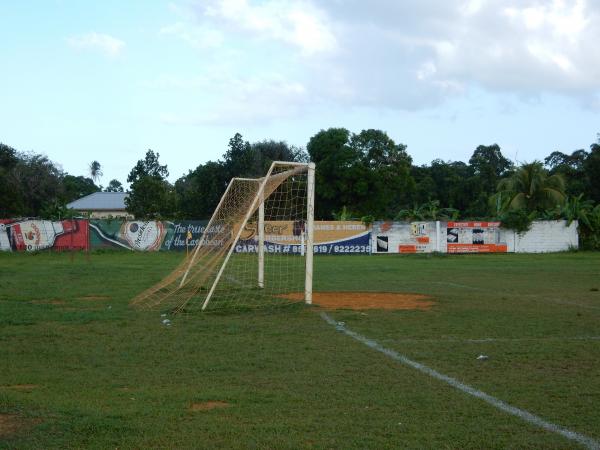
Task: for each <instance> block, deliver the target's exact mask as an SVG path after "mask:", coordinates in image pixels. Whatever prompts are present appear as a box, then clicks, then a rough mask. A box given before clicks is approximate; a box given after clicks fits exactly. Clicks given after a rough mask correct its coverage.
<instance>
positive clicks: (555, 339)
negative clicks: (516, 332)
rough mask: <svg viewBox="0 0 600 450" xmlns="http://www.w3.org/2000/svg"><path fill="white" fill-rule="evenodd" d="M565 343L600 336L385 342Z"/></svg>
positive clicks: (386, 340)
mask: <svg viewBox="0 0 600 450" xmlns="http://www.w3.org/2000/svg"><path fill="white" fill-rule="evenodd" d="M544 341H546V342H547V341H553V342H565V341H600V336H564V337H558V336H557V337H544V338H479V339H475V338H471V339H466V338H464V339H463V338H457V337H447V338H445V339H426V338H422V339H419V338H405V339H384V340H383V342H411V343H419V342H423V343H425V342H433V343H439V342H441V343H465V342H466V343H469V344H485V343H487V342H544Z"/></svg>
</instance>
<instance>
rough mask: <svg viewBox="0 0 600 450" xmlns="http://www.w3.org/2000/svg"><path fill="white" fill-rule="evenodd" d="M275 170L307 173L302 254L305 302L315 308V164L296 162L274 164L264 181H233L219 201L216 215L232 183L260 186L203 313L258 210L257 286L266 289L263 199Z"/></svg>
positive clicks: (201, 242) (212, 287) (196, 249)
mask: <svg viewBox="0 0 600 450" xmlns="http://www.w3.org/2000/svg"><path fill="white" fill-rule="evenodd" d="M276 167H289V171H290V172H295V173H303V172H306V173H307V187H306V196H307V198H306V224H305V230H304V233H305V235H304V246H305V248H302V250H303V252H302V253H303V254H304V257H305V281H304V302H305V303H306V304H308V305H310V304H312V293H313V248H314V209H315V163H312V162H311V163H296V162H289V161H274V162H273V163H271V166H270V167H269V171H268V172H267V174H266V175H265V176H264V177H262V178H233V179H232V180H231V182H230V183H229V184H228V186H227V189H226V190H225V193H224V194H223V196H222V197H221V200H220V201H219V204H218V205H217V208H216V209H215V212H216V211H218V210H219V208H220V207H221V205H222V203H223V201H224V199H225V197H226V196H227V193H228V192H229V189H230V187H231V186H232V185H233V182H234V181H235V180H240V181H255V182H257V183H260V186H259V189H258V192H257V193H256V195H255V196H254V199H253V201H252V204H251V206H250V208H249V209H248V211H247V212H246V214H245V217H244V220H243V221H242V224H241V226H240V227H239V229H238V231H237V233H236V236H235V239H234V240H233V241H232V243H231V247H230V248H229V250H228V252H227V255H226V257H225V259H224V260H223V263H222V264H221V267H220V268H219V272H218V273H217V276H216V278H215V279H214V281H213V283H212V285H211V288H210V290H209V292H208V295H207V296H206V299H205V300H204V303H203V304H202V310H203V311H204V310H205V309H206V307H207V306H208V303H209V302H210V300H211V298H212V296H213V294H214V292H215V289H216V288H217V285H218V284H219V280H220V279H221V276H222V275H223V272H224V271H225V268H226V267H227V263H228V262H229V259H230V258H231V255H232V254H233V252H234V250H235V246H236V245H237V243H238V241H239V239H240V236H241V234H242V231H243V230H244V228H245V227H246V224H247V223H248V220H249V219H250V217H251V216H252V215H253V214H254V212H255V211H256V210H257V209H258V223H257V228H258V233H257V237H258V255H257V256H258V273H257V285H258V287H259V288H264V285H265V276H264V275H265V268H264V262H265V232H264V228H265V223H264V220H265V217H264V216H265V210H264V201H265V198H264V190H265V186H266V184H267V182H268V180H269V177H270V176H271V175H272V173H273V170H274V169H275V168H276ZM281 173H285V172H281ZM281 173H279V174H277V175H280V174H281ZM214 218H215V215H214V214H213V217H211V219H210V221H209V222H208V225H207V226H206V229H205V233H207V232H208V230H210V227H211V225H212V222H213V220H214ZM204 243H205V239H204V236H202V238H201V239H200V242H199V243H198V245H197V246H196V248H195V250H194V253H193V254H192V257H191V259H190V261H189V263H188V266H187V268H186V270H185V273H184V274H183V277H182V279H181V282H180V283H179V287H180V288H181V287H183V286H184V284H185V282H186V280H187V276H188V274H189V272H190V269H191V268H192V266H193V265H194V262H195V260H196V255H197V254H198V251H199V249H200V247H202V245H203V244H204ZM301 247H302V244H301Z"/></svg>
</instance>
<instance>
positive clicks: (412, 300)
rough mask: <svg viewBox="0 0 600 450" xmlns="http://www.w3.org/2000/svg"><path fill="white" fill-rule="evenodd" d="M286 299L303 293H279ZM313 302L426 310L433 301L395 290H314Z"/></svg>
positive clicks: (340, 306)
mask: <svg viewBox="0 0 600 450" xmlns="http://www.w3.org/2000/svg"><path fill="white" fill-rule="evenodd" d="M280 297H281V298H285V299H288V300H303V299H304V293H301V292H292V293H290V294H283V295H280ZM313 304H314V305H316V306H320V307H321V308H325V309H356V310H362V309H408V310H411V309H417V310H422V311H423V310H428V309H430V308H431V307H432V306H433V305H435V302H434V301H433V300H432V299H431V297H428V296H426V295H421V294H399V293H395V292H314V293H313Z"/></svg>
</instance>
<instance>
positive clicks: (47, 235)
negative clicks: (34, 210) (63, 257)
mask: <svg viewBox="0 0 600 450" xmlns="http://www.w3.org/2000/svg"><path fill="white" fill-rule="evenodd" d="M88 233H89V230H88V223H87V221H86V220H80V219H68V220H56V221H51V220H39V219H2V220H0V251H8V252H11V251H14V252H23V251H27V252H35V251H40V250H46V249H50V250H55V251H62V250H88V249H89V246H88V242H89V240H88Z"/></svg>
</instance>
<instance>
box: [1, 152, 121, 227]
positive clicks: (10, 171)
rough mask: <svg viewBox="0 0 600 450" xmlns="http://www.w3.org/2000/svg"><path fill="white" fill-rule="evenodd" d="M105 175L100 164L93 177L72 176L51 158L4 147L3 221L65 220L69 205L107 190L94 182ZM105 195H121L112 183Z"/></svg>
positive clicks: (95, 164)
mask: <svg viewBox="0 0 600 450" xmlns="http://www.w3.org/2000/svg"><path fill="white" fill-rule="evenodd" d="M99 175H101V170H100V164H99V163H98V162H97V161H94V162H92V163H91V164H90V177H86V176H82V175H78V176H75V175H70V174H68V173H66V172H64V171H63V170H62V169H61V168H60V167H59V166H58V165H56V164H55V163H54V162H52V161H50V160H49V159H48V157H47V156H45V155H41V154H36V153H31V152H29V153H27V152H19V151H17V150H16V149H14V148H12V147H9V146H8V145H5V144H2V143H0V218H9V217H58V216H62V217H65V216H67V215H69V214H71V212H70V211H67V209H66V204H67V203H69V202H71V201H73V200H76V199H78V198H81V197H83V196H84V195H88V194H91V193H93V192H98V191H100V190H102V189H103V187H102V186H98V185H96V183H95V180H94V179H93V178H97V177H98V176H99ZM104 190H105V191H121V192H123V186H122V184H121V183H120V182H119V181H118V180H111V182H110V183H109V185H108V186H107V187H106V188H105V189H104Z"/></svg>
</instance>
